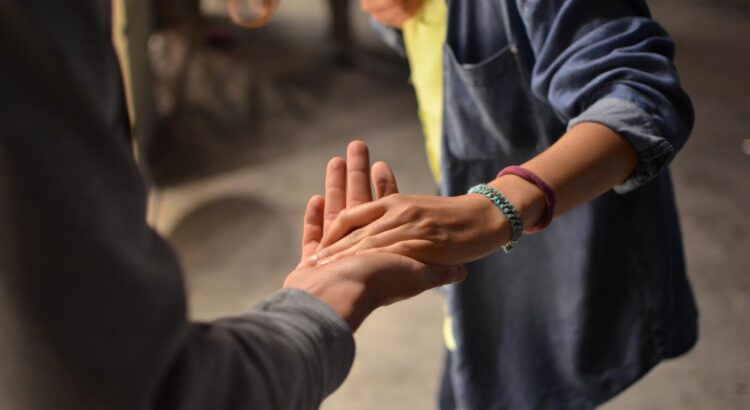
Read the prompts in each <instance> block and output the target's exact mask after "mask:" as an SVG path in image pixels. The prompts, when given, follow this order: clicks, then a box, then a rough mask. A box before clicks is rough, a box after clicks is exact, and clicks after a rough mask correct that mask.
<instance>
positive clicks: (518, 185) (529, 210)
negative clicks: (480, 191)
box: [487, 175, 546, 229]
mask: <svg viewBox="0 0 750 410" xmlns="http://www.w3.org/2000/svg"><path fill="white" fill-rule="evenodd" d="M487 185H489V186H491V187H492V188H494V189H496V190H498V191H499V192H501V193H502V194H503V195H504V196H505V197H506V198H508V201H510V203H511V204H513V207H515V208H516V211H518V213H519V214H520V215H521V220H522V221H523V229H528V228H530V227H532V226H535V225H536V224H537V222H538V221H539V219H540V218H541V216H542V213H543V212H544V208H545V206H546V205H545V201H544V193H543V192H542V191H541V190H540V189H539V188H537V186H536V185H534V184H532V183H530V182H528V181H526V180H524V179H523V178H520V177H518V176H515V175H504V176H501V177H499V178H496V179H494V180H493V181H492V182H490V183H488V184H487Z"/></svg>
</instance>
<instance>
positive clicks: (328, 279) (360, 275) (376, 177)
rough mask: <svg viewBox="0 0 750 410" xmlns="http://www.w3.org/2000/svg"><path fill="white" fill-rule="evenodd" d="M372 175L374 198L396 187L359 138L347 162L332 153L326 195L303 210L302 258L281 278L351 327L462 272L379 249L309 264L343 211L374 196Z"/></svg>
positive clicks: (457, 277)
mask: <svg viewBox="0 0 750 410" xmlns="http://www.w3.org/2000/svg"><path fill="white" fill-rule="evenodd" d="M370 176H372V180H373V185H374V186H375V189H376V195H377V197H378V198H381V199H382V198H383V197H386V196H388V195H389V194H391V193H394V192H397V188H396V180H395V178H394V177H393V174H392V172H391V171H390V168H388V166H387V165H386V164H385V163H382V162H381V163H376V164H375V165H373V167H372V169H370V164H369V155H368V152H367V146H366V145H365V144H364V143H362V142H359V141H355V142H353V143H351V144H350V145H349V149H348V151H347V160H346V161H344V160H343V159H341V158H334V159H332V160H331V161H330V162H329V164H328V168H327V171H326V194H325V198H323V197H321V196H319V195H316V196H314V197H312V198H311V199H310V201H309V202H308V205H307V210H306V211H305V220H304V228H303V239H302V260H301V262H300V264H299V265H298V266H297V269H296V270H295V271H293V272H291V273H290V274H289V275H288V276H287V278H286V280H285V282H284V287H285V288H298V289H302V290H304V291H306V292H308V293H310V294H312V295H314V296H316V297H318V298H319V299H321V300H322V301H324V302H326V303H327V304H328V305H329V306H331V307H332V308H333V309H334V310H335V311H336V312H337V313H339V314H340V315H341V317H342V318H344V320H345V321H346V322H347V323H348V324H349V326H350V327H351V328H352V330H356V329H357V328H358V327H359V325H360V324H361V323H362V321H363V320H364V319H365V318H366V317H367V316H368V315H369V314H370V313H372V311H373V310H375V309H376V308H378V307H380V306H385V305H388V304H391V303H393V302H396V301H399V300H402V299H407V298H409V297H412V296H416V295H418V294H419V293H422V292H424V291H425V290H428V289H431V288H434V287H438V286H442V285H445V284H449V283H454V282H460V281H462V280H463V279H464V278H465V277H466V270H465V269H464V268H463V266H460V265H458V266H430V265H425V264H424V263H421V262H418V261H416V260H414V259H412V258H409V257H406V256H403V255H395V254H391V253H382V252H380V253H370V254H367V255H348V256H347V257H343V256H342V257H339V258H337V260H336V261H335V262H331V263H328V264H325V265H321V266H312V265H313V264H311V263H309V260H310V257H311V256H312V255H313V254H314V253H315V251H316V249H317V248H318V246H319V244H320V241H321V239H322V238H323V236H324V235H325V234H326V231H327V230H329V229H331V227H332V223H333V221H334V220H336V217H337V216H338V214H339V213H340V212H341V211H342V210H344V209H345V208H347V207H353V206H357V205H360V204H363V206H365V205H366V204H367V203H368V202H370V201H372V194H371V190H370V189H371V188H370V178H369V177H370Z"/></svg>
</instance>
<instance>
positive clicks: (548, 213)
mask: <svg viewBox="0 0 750 410" xmlns="http://www.w3.org/2000/svg"><path fill="white" fill-rule="evenodd" d="M504 175H515V176H517V177H519V178H523V179H524V180H526V181H528V182H530V183H532V184H534V185H536V186H537V188H539V190H540V191H542V193H543V194H544V202H545V204H546V205H547V206H546V207H545V208H544V212H543V213H542V216H540V217H539V221H537V223H536V225H534V226H532V227H530V228H528V229H526V230H524V232H525V233H535V232H541V231H543V230H544V229H545V228H547V227H548V226H549V224H550V223H551V222H552V218H553V217H554V216H555V191H554V190H552V188H550V186H549V185H547V183H546V182H544V180H543V179H541V178H539V176H538V175H537V174H535V173H533V172H531V171H529V170H528V169H525V168H521V167H518V166H510V167H506V168H504V169H503V170H502V171H500V172H499V173H498V174H497V177H498V178H500V177H501V176H504Z"/></svg>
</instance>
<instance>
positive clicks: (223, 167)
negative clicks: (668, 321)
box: [115, 0, 750, 410]
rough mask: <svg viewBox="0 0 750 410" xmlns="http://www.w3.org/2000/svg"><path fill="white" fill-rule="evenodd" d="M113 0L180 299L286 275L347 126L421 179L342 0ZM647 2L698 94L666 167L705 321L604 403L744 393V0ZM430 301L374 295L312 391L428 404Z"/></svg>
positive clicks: (260, 284) (417, 141)
mask: <svg viewBox="0 0 750 410" xmlns="http://www.w3.org/2000/svg"><path fill="white" fill-rule="evenodd" d="M115 4H116V5H117V7H116V8H115V14H116V21H117V26H116V30H115V42H116V45H117V47H118V50H119V52H120V55H121V57H122V60H123V71H124V73H125V78H126V86H127V88H128V89H129V90H130V93H129V101H128V102H129V109H130V110H131V113H132V117H133V121H134V133H135V134H136V136H137V138H138V144H139V157H140V161H141V163H142V164H143V167H144V172H145V173H147V174H148V175H149V177H150V178H151V179H152V181H153V183H154V186H153V189H152V195H151V198H152V199H151V207H150V215H149V218H150V222H151V223H152V224H153V225H154V226H156V227H157V229H158V230H159V231H160V232H161V233H162V234H163V235H164V236H165V237H167V238H168V239H169V240H170V242H171V243H172V244H173V245H174V247H175V248H176V250H177V252H178V253H179V254H180V256H181V259H182V263H183V266H184V268H185V272H186V275H187V278H186V279H187V283H188V288H189V293H190V304H191V314H192V316H193V317H194V318H196V319H199V320H202V319H211V318H215V317H218V316H221V315H227V314H237V313H242V312H243V311H245V310H246V309H247V308H248V307H249V306H250V305H252V304H253V302H254V301H257V300H259V299H261V298H263V297H264V296H265V295H268V294H270V293H271V292H273V291H275V290H276V289H278V288H279V287H280V286H281V284H282V282H283V279H284V277H285V275H286V274H287V273H288V272H289V271H290V270H291V269H293V267H294V266H295V265H296V263H297V260H298V258H299V245H298V243H299V240H300V234H301V218H302V214H303V211H304V206H305V204H306V201H307V199H308V198H309V197H310V196H311V195H313V194H315V193H321V192H322V190H323V177H324V169H325V164H326V162H327V161H328V159H329V158H331V157H332V156H335V155H340V156H343V155H345V149H346V144H347V143H348V141H350V140H352V139H355V138H356V139H363V140H365V141H366V142H367V143H368V144H369V145H370V148H371V154H372V159H373V161H375V160H385V161H387V162H389V163H390V164H391V166H392V167H393V169H394V171H395V172H396V176H397V178H398V179H399V185H400V188H401V190H402V192H406V193H422V194H432V193H434V192H435V186H434V183H433V181H432V178H431V176H430V174H429V171H428V168H427V162H426V159H425V154H424V149H423V139H422V134H421V130H420V126H419V123H418V119H417V115H416V102H415V97H414V93H413V90H412V89H411V86H410V85H409V82H408V67H407V66H406V63H405V61H404V60H403V59H402V58H401V57H400V56H398V55H396V54H395V53H393V52H392V51H390V50H388V49H387V48H386V47H385V46H384V45H383V44H382V43H381V41H380V39H379V38H378V37H377V36H376V35H375V34H374V33H373V32H372V30H371V28H370V26H369V21H368V19H367V17H366V16H364V15H363V14H362V13H361V12H360V11H359V4H358V2H357V1H354V0H353V1H348V0H282V1H281V6H280V8H279V10H278V13H277V14H276V15H275V16H274V17H273V19H272V20H271V22H270V23H269V24H268V25H267V26H265V27H263V28H261V29H257V30H245V29H242V28H239V27H237V26H234V25H232V24H231V23H230V21H229V19H228V17H227V7H226V3H225V0H203V1H200V0H160V1H152V0H132V1H127V2H125V1H122V0H115ZM650 4H651V6H652V11H653V13H654V16H655V18H656V19H657V20H658V21H660V22H661V23H662V24H663V25H664V26H665V27H666V29H667V31H668V32H669V33H670V34H671V35H672V37H673V38H674V39H675V41H676V43H677V66H678V69H679V72H680V75H681V78H682V81H683V85H684V87H685V89H686V90H687V91H688V93H689V94H690V95H691V97H692V98H693V102H694V104H695V108H696V112H697V122H696V127H695V130H694V132H693V135H692V138H691V140H690V141H689V142H688V144H687V146H686V147H685V148H684V149H683V150H682V152H681V153H680V155H678V157H677V159H676V161H675V162H674V164H673V166H672V171H673V177H674V180H675V184H676V189H677V200H678V203H679V207H680V211H681V218H682V223H683V230H684V236H685V246H686V254H687V262H688V268H689V274H690V279H691V281H692V283H693V285H694V289H695V292H696V296H697V299H698V303H699V309H700V313H701V316H700V331H701V337H700V341H699V343H698V345H697V346H696V347H695V348H694V349H693V350H692V351H691V352H690V353H689V354H687V355H686V356H684V357H681V358H678V359H676V360H672V361H670V362H666V363H664V364H662V365H661V366H658V367H657V368H656V369H655V370H654V371H652V372H651V373H650V374H649V375H648V376H646V377H645V378H644V379H643V380H641V381H640V382H639V383H637V384H636V385H635V386H633V387H632V388H630V389H629V390H627V391H626V392H625V393H624V394H622V395H621V396H619V397H617V398H616V399H614V400H613V401H612V402H610V403H608V404H607V405H605V406H604V408H605V409H609V410H618V409H742V408H748V407H747V406H750V405H748V403H750V211H749V210H750V1H748V0H723V1H699V0H654V1H651V2H650ZM442 316H443V304H442V300H441V297H440V296H439V295H438V294H436V293H434V292H433V293H426V294H423V295H421V296H419V297H417V298H415V299H413V300H410V301H408V302H405V303H401V304H398V305H395V306H391V307H388V308H385V309H381V310H380V311H378V312H376V313H375V314H374V315H373V316H371V317H370V318H369V319H368V320H367V321H366V322H365V324H364V326H363V327H362V328H361V329H360V331H359V332H358V334H357V335H356V339H357V345H358V350H357V359H356V361H355V364H354V368H353V369H352V371H351V374H350V377H349V378H348V380H347V381H346V382H345V384H344V386H343V387H342V388H340V389H339V390H338V391H337V392H336V393H335V394H334V395H333V396H332V397H330V398H329V399H328V400H327V401H326V402H325V404H324V405H323V408H324V409H327V410H337V409H415V410H419V409H432V408H434V407H435V405H434V403H435V393H436V388H437V382H438V378H439V374H440V371H441V363H442V354H443V343H442V337H441V328H442Z"/></svg>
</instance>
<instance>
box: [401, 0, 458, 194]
mask: <svg viewBox="0 0 750 410" xmlns="http://www.w3.org/2000/svg"><path fill="white" fill-rule="evenodd" d="M447 21H448V10H447V7H446V5H445V0H424V3H423V4H422V7H420V9H419V12H418V13H417V14H416V15H415V16H414V17H412V18H411V19H409V20H408V21H406V22H405V23H404V27H403V30H402V31H403V36H404V45H405V46H406V54H407V56H408V58H409V66H410V68H411V82H412V84H413V85H414V89H415V90H416V93H417V102H418V103H419V119H420V120H421V122H422V129H423V132H424V135H425V149H426V150H427V159H428V162H429V164H430V169H431V170H432V175H433V176H434V178H435V181H436V182H438V183H439V182H440V134H441V129H442V120H443V44H444V43H445V33H446V29H447V25H448V23H447Z"/></svg>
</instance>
